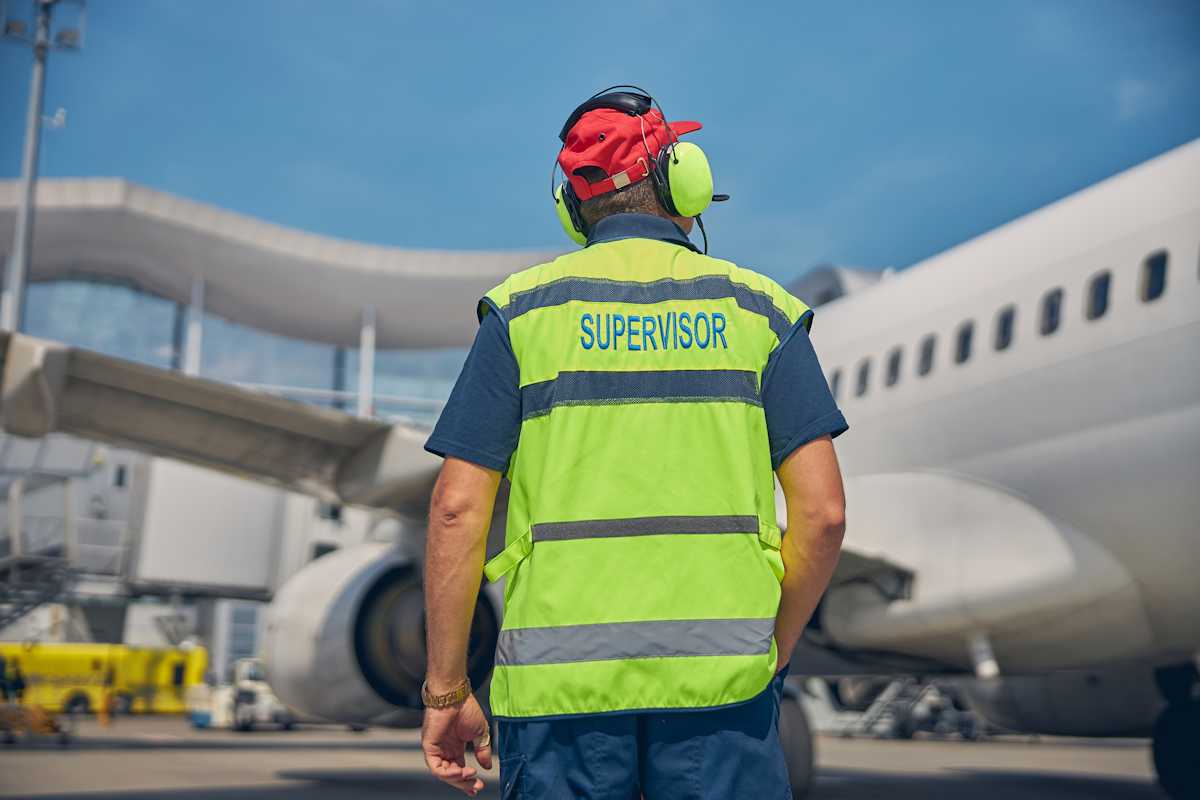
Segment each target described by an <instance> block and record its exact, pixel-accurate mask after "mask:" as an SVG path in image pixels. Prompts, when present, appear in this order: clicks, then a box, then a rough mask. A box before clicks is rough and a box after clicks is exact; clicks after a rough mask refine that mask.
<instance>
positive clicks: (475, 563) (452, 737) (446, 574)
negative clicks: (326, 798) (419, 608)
mask: <svg viewBox="0 0 1200 800" xmlns="http://www.w3.org/2000/svg"><path fill="white" fill-rule="evenodd" d="M499 485H500V473H499V472H496V471H494V470H490V469H486V468H484V467H480V466H478V465H476V464H472V463H471V462H469V461H463V460H461V459H457V458H447V459H446V463H445V464H444V465H443V466H442V471H441V474H440V475H438V480H437V485H436V486H435V487H434V490H433V498H432V500H431V501H430V504H429V533H428V536H427V538H426V543H425V628H426V645H427V647H426V651H427V654H428V666H427V670H426V673H425V678H426V682H427V685H428V686H429V688H430V690H431V691H433V692H444V691H449V690H450V689H451V688H454V687H457V686H461V685H462V681H463V679H465V678H466V676H467V646H468V644H469V642H470V636H471V615H472V613H473V611H474V610H475V598H476V595H478V594H479V582H480V579H481V578H482V577H483V550H484V547H485V546H486V545H487V533H488V525H489V523H490V522H491V519H492V504H493V503H494V502H495V499H496V488H497V487H498V486H499ZM471 741H474V742H475V743H476V748H475V760H477V761H478V762H479V765H480V766H482V767H483V768H484V769H491V768H492V748H491V742H490V741H489V737H488V724H487V720H486V719H485V718H484V716H483V709H481V708H480V707H479V703H478V702H477V701H476V700H475V696H474V695H471V696H469V697H468V698H467V700H466V702H464V703H463V704H462V705H461V706H457V707H455V708H445V709H435V708H427V709H425V723H424V724H423V725H422V726H421V749H422V750H424V751H425V763H426V764H427V765H429V769H430V771H431V772H433V774H434V775H436V776H438V777H439V778H441V779H442V780H443V781H445V782H446V783H448V784H450V785H451V786H453V787H454V788H456V789H459V790H460V791H463V792H466V793H467V794H469V795H471V796H472V797H474V796H475V794H476V793H477V792H478V791H479V790H480V789H482V788H483V781H481V780H480V779H479V778H477V777H476V776H475V769H474V768H473V767H468V766H467V761H466V755H465V754H466V748H467V742H471Z"/></svg>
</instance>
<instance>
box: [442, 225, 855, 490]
mask: <svg viewBox="0 0 1200 800" xmlns="http://www.w3.org/2000/svg"><path fill="white" fill-rule="evenodd" d="M629 238H644V239H658V240H660V241H664V242H671V243H673V244H678V245H679V246H680V247H687V248H689V249H691V250H695V249H696V248H695V246H694V245H693V244H692V243H691V242H690V241H689V240H688V238H687V234H685V233H684V232H683V230H682V229H680V227H679V226H678V225H676V224H675V223H674V222H672V221H671V220H669V219H666V218H664V217H656V216H653V215H651V214H614V215H612V216H609V217H605V218H604V219H602V220H600V221H599V222H598V223H596V224H595V225H594V226H593V227H592V233H591V236H590V237H589V239H588V246H589V247H590V246H591V245H593V244H599V243H601V242H612V241H616V240H618V239H629ZM809 313H810V314H811V313H812V312H809ZM802 323H803V320H801V321H799V322H797V323H796V324H795V325H793V326H792V328H791V330H789V331H788V332H787V334H786V335H785V336H784V337H783V339H782V340H781V341H780V343H779V345H778V346H777V347H776V348H775V351H774V352H772V353H771V356H770V358H768V359H767V366H766V368H765V369H764V370H763V376H762V391H761V395H762V403H763V410H764V411H765V412H766V416H767V438H768V440H769V442H770V445H771V465H772V466H773V467H775V468H776V469H778V468H779V465H780V464H782V463H783V461H784V459H786V458H787V457H788V456H789V455H791V454H792V452H793V451H795V450H796V448H798V447H800V446H801V445H803V444H805V443H807V442H811V441H812V440H813V439H816V438H818V437H821V436H825V435H826V434H828V435H830V436H837V435H839V434H841V433H843V432H845V431H846V429H847V428H848V426H847V424H846V418H845V417H844V416H842V412H841V411H840V410H838V407H837V403H835V402H834V400H833V395H831V394H830V392H829V386H828V385H827V384H826V383H825V375H824V373H823V372H822V371H821V365H820V363H819V362H818V361H817V354H816V353H815V352H814V351H813V347H812V342H811V341H809V338H808V332H807V331H806V330H805V329H804V326H803V324H802ZM520 435H521V389H520V370H519V369H518V367H517V358H516V355H514V353H513V349H512V342H511V341H510V340H509V338H508V324H507V323H506V322H505V321H504V318H503V317H502V316H501V315H500V314H487V315H485V316H484V318H483V322H481V323H480V325H479V331H478V332H477V333H476V334H475V343H474V344H473V345H471V350H470V352H469V353H467V360H466V362H465V363H464V364H463V368H462V373H461V374H460V375H459V376H458V381H457V382H456V383H455V384H454V389H452V390H451V392H450V398H449V400H447V401H446V407H445V408H444V409H442V414H441V417H439V418H438V421H437V425H435V426H434V429H433V434H432V435H431V436H430V437H429V440H428V441H427V442H425V449H426V450H428V451H429V452H431V453H434V454H436V455H439V456H442V457H443V458H444V457H446V456H453V457H455V458H461V459H463V460H464V461H470V462H472V463H473V464H478V465H480V466H482V467H487V468H488V469H494V470H496V471H497V472H504V471H505V470H506V469H507V468H508V460H509V458H511V457H512V454H513V451H515V450H516V449H517V439H518V438H519V437H520Z"/></svg>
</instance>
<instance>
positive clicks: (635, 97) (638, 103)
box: [558, 87, 653, 144]
mask: <svg viewBox="0 0 1200 800" xmlns="http://www.w3.org/2000/svg"><path fill="white" fill-rule="evenodd" d="M613 88H616V87H613ZM604 91H605V92H608V89H605V90H604ZM652 102H653V100H652V99H651V98H650V95H646V94H635V93H633V92H611V93H608V94H605V93H601V94H596V95H592V96H591V97H589V98H588V99H587V100H584V101H583V102H582V103H580V104H579V105H578V106H577V107H576V108H575V110H574V111H572V112H571V116H569V117H567V121H566V122H565V123H563V126H562V130H561V131H559V132H558V138H559V141H561V142H562V143H563V144H566V142H567V134H568V133H570V132H571V128H574V127H575V123H577V122H579V119H580V117H582V116H583V115H584V114H586V113H587V112H589V111H595V110H596V109H597V108H611V109H612V110H613V111H624V112H625V113H626V114H629V115H631V116H637V117H640V116H642V115H643V114H645V113H646V112H647V111H649V110H650V107H651V103H652Z"/></svg>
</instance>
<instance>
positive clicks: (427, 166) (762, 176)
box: [0, 0, 1200, 278]
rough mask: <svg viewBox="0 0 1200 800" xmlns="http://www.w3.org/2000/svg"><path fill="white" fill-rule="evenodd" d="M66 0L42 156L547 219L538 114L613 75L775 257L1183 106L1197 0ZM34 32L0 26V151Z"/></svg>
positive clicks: (340, 197) (844, 235)
mask: <svg viewBox="0 0 1200 800" xmlns="http://www.w3.org/2000/svg"><path fill="white" fill-rule="evenodd" d="M8 5H9V6H10V7H13V6H17V7H21V6H23V5H24V4H23V3H22V2H21V0H10V2H9V3H8ZM90 6H91V7H90V13H89V17H88V30H87V42H86V46H85V49H84V51H83V52H82V53H79V54H56V55H54V56H52V63H51V67H50V77H49V82H48V89H47V95H46V108H47V113H53V111H54V110H55V109H56V108H58V107H59V106H62V107H65V108H66V109H67V111H68V119H69V123H68V126H67V127H66V128H65V129H62V130H48V131H47V132H46V136H45V148H44V152H43V159H42V168H43V174H45V175H51V176H79V175H84V176H90V175H95V176H101V175H103V176H120V177H125V178H128V179H130V180H133V181H137V182H139V183H144V184H147V185H149V186H153V187H155V188H159V189H163V190H166V191H169V192H174V193H177V194H180V195H184V196H186V197H190V198H194V199H197V200H201V201H205V202H209V203H214V204H216V205H219V206H223V207H226V208H230V209H234V210H237V211H241V212H245V213H248V214H253V215H255V216H258V217H262V218H265V219H268V220H271V221H275V222H279V223H283V224H287V225H292V226H295V227H298V228H304V229H308V230H313V231H317V232H320V233H325V234H329V235H334V236H341V237H347V238H352V239H361V240H367V241H372V242H380V243H386V244H394V245H405V246H420V247H454V248H520V247H530V248H545V247H554V248H560V247H561V248H564V249H565V248H567V247H568V245H569V243H568V242H567V241H566V239H565V238H564V237H563V236H562V234H561V232H560V230H559V229H558V227H557V222H556V221H555V218H554V214H553V212H552V210H551V208H550V205H549V200H548V188H547V187H548V183H549V171H550V166H551V163H552V159H553V156H554V154H555V152H556V146H557V143H558V140H557V138H556V133H557V131H558V128H559V126H560V125H561V123H562V120H563V118H564V117H565V116H566V114H567V113H568V112H569V111H570V109H571V108H572V107H573V106H574V105H575V104H576V103H577V102H579V101H580V100H582V99H583V98H585V97H586V96H587V95H589V94H590V93H591V92H593V91H594V90H596V89H599V88H601V87H602V86H605V85H607V84H610V83H618V82H623V81H632V82H635V83H639V84H642V85H645V86H647V87H648V88H650V89H652V90H653V91H654V92H655V93H656V94H658V96H659V97H660V99H661V101H662V102H663V104H664V106H665V107H666V111H667V114H668V116H670V117H674V118H682V119H698V120H701V121H702V122H704V123H705V125H706V127H705V130H703V131H701V132H699V133H697V134H695V135H694V137H693V139H694V141H697V142H698V143H700V144H701V145H702V146H703V147H704V148H705V149H706V150H707V151H708V153H709V156H710V159H711V161H712V163H713V167H714V171H715V173H716V176H717V183H718V186H719V188H720V189H721V190H723V191H728V192H730V193H732V194H733V198H734V199H733V201H731V202H730V203H726V204H725V205H724V206H722V207H719V208H716V209H714V210H713V211H712V212H711V213H710V214H709V215H708V216H707V218H706V221H707V222H708V227H709V231H710V235H711V237H712V239H713V252H714V254H716V255H720V256H722V257H726V258H731V259H733V260H736V261H738V262H740V263H742V264H744V265H746V266H750V267H754V268H757V269H760V270H762V271H764V272H767V273H768V274H770V275H773V276H775V277H778V278H788V277H791V276H794V275H797V274H799V273H801V272H802V271H803V270H804V269H806V268H808V267H811V266H812V265H814V264H817V263H820V262H827V261H832V262H837V263H843V264H854V265H863V266H870V267H883V266H889V265H891V266H899V267H902V266H905V265H908V264H911V263H913V262H915V261H918V260H920V259H921V258H924V257H926V256H929V255H931V254H933V253H936V252H938V251H940V250H943V249H945V248H947V247H950V246H952V245H954V244H955V243H957V242H960V241H963V240H964V239H967V238H969V237H971V236H974V235H977V234H979V233H982V232H984V231H986V230H988V229H989V228H992V227H995V226H996V225H998V224H1001V223H1003V222H1005V221H1007V220H1009V219H1012V218H1013V217H1016V216H1019V215H1020V214H1023V213H1025V212H1028V211H1031V210H1033V209H1035V208H1038V207H1040V206H1042V205H1045V204H1046V203H1048V202H1051V201H1053V200H1055V199H1057V198H1059V197H1062V196H1063V195H1066V194H1069V193H1071V192H1072V191H1075V190H1077V189H1080V188H1082V187H1084V186H1087V185H1088V184H1090V183H1093V182H1095V181H1097V180H1099V179H1102V178H1104V177H1106V176H1108V175H1111V174H1113V173H1115V172H1118V171H1120V170H1122V169H1125V168H1127V167H1129V166H1132V165H1134V164H1137V163H1139V162H1141V161H1144V160H1145V159H1147V158H1150V157H1152V156H1154V155H1156V154H1158V153H1161V152H1164V151H1165V150H1168V149H1170V148H1172V147H1175V146H1177V145H1179V144H1182V143H1184V142H1187V141H1189V140H1191V139H1194V138H1196V137H1197V136H1200V101H1198V98H1200V3H1196V2H1194V1H1193V2H1188V1H1185V0H1181V1H1180V2H1167V1H1166V0H1145V1H1144V2H1133V1H1132V0H1128V1H1127V2H1104V1H1103V0H1088V1H1087V2H1053V1H1049V0H1040V1H1039V2H1021V1H1019V0H1011V1H1010V2H1003V3H994V2H993V3H985V2H921V3H917V2H905V3H898V2H897V3H891V2H874V3H851V2H847V3H820V4H817V3H780V4H778V5H777V6H774V7H769V6H767V5H765V4H749V3H736V4H734V3H706V2H689V3H686V4H683V3H669V2H641V3H620V2H607V3H604V4H602V5H594V6H591V7H587V6H583V5H577V4H568V3H554V4H540V3H507V4H488V5H487V6H486V7H485V6H484V4H467V3H454V2H444V3H441V2H439V3H428V4H412V3H407V2H383V1H382V0H376V1H375V2H369V1H368V0H349V1H347V0H330V1H328V2H316V1H315V0H305V1H304V2H300V1H299V0H297V1H296V2H286V1H285V0H245V1H244V2H243V1H241V0H239V1H237V2H235V1H234V0H210V2H203V3H195V2H183V0H158V1H157V2H150V0H122V1H121V2H105V1H104V0H91V3H90ZM28 62H29V53H28V51H27V50H25V49H22V48H19V47H16V46H14V45H11V44H10V45H7V46H5V47H3V48H0V177H14V176H16V175H17V174H18V172H19V165H20V144H21V129H22V124H23V118H24V108H25V102H26V96H27V92H28Z"/></svg>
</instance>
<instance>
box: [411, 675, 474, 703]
mask: <svg viewBox="0 0 1200 800" xmlns="http://www.w3.org/2000/svg"><path fill="white" fill-rule="evenodd" d="M470 696H471V681H470V680H468V679H466V678H463V681H462V683H460V684H459V685H458V686H455V687H454V688H453V689H451V690H450V691H448V692H446V693H445V694H431V693H430V691H429V681H425V682H424V683H422V684H421V702H423V703H424V704H425V707H426V708H438V709H441V708H454V707H455V706H460V705H462V704H463V703H465V702H466V701H467V698H468V697H470Z"/></svg>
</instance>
